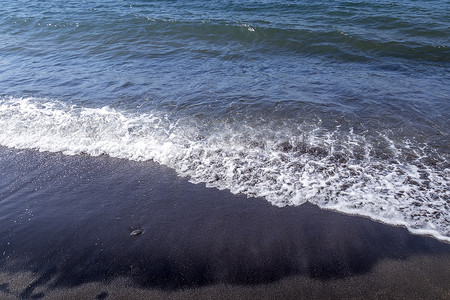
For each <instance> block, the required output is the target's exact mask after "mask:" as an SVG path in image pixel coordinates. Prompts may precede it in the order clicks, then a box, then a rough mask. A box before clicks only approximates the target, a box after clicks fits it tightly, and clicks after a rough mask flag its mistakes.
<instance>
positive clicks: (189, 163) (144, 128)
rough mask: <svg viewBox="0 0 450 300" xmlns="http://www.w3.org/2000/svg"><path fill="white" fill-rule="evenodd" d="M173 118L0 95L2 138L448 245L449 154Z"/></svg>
mask: <svg viewBox="0 0 450 300" xmlns="http://www.w3.org/2000/svg"><path fill="white" fill-rule="evenodd" d="M273 128H274V127H273V126H269V125H265V126H264V125H253V127H252V125H249V124H247V123H242V124H236V123H235V122H234V123H233V122H231V123H230V122H228V123H227V122H216V124H215V125H214V126H212V125H211V124H210V123H206V122H202V120H196V119H194V118H187V117H185V118H176V117H173V116H171V115H169V114H167V113H163V112H162V111H156V110H155V111H152V112H147V113H140V112H130V111H118V110H115V109H112V108H109V107H103V108H87V107H80V106H76V105H72V106H71V105H67V104H64V103H62V102H59V101H50V100H46V99H36V98H20V99H17V98H3V99H0V144H1V145H3V146H7V147H12V148H19V149H24V148H27V149H37V150H39V151H49V152H62V153H64V154H67V155H77V154H88V155H92V156H97V155H101V154H107V155H109V156H112V157H118V158H124V159H130V160H154V161H156V162H158V163H161V164H164V165H166V166H169V167H171V168H173V169H175V170H176V171H177V172H178V174H179V175H180V176H186V177H189V178H190V180H191V181H192V182H194V183H206V185H207V186H209V187H215V188H219V189H229V190H230V191H231V192H232V193H242V194H246V195H247V196H252V197H263V198H265V199H267V200H268V201H269V202H271V203H272V204H273V205H276V206H280V207H282V206H286V205H300V204H302V203H305V202H311V203H314V204H316V205H318V206H320V207H322V208H325V209H333V210H337V211H341V212H345V213H350V214H357V215H362V216H368V217H370V218H372V219H375V220H379V221H382V222H385V223H388V224H393V225H403V226H406V227H407V228H408V229H409V230H410V231H411V232H413V233H417V234H427V235H432V236H434V237H435V238H438V239H441V240H444V241H447V242H450V188H449V182H450V168H449V162H448V157H446V156H445V155H441V154H439V153H437V152H436V151H433V149H430V148H429V147H427V145H423V144H417V143H414V142H410V141H394V140H393V139H392V138H389V137H388V135H386V134H382V133H379V134H378V135H377V136H375V137H374V136H371V137H369V136H365V135H364V134H356V133H354V132H353V131H352V130H348V131H345V130H343V129H340V128H339V127H337V128H335V129H334V130H333V131H330V130H326V129H324V128H321V127H320V126H319V125H318V126H317V127H316V128H314V129H310V128H308V129H306V128H305V129H304V130H302V128H300V129H299V132H302V134H297V133H296V134H293V133H292V132H291V131H289V130H288V128H287V127H286V128H285V129H284V130H283V127H282V126H281V129H280V126H277V127H276V128H278V129H276V130H275V129H273Z"/></svg>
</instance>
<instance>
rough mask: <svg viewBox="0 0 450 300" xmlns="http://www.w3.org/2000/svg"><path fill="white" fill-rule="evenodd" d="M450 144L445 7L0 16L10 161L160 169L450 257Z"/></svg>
mask: <svg viewBox="0 0 450 300" xmlns="http://www.w3.org/2000/svg"><path fill="white" fill-rule="evenodd" d="M449 134H450V2H448V1H443V0H438V1H413V0H404V1H373V2H370V1H300V0H298V1H263V0H261V1H224V0H222V1H198V0H192V1H112V0H109V1H107V0H104V1H99V0H97V1H71V0H69V1H57V2H55V1H36V0H28V1H7V2H5V3H2V5H1V7H0V145H1V146H4V147H9V148H17V149H36V150H39V151H49V152H62V153H64V154H68V155H79V154H87V155H93V156H97V155H102V154H106V155H109V156H112V157H119V158H124V159H128V160H143V161H146V160H153V161H156V162H158V163H160V164H163V165H166V166H169V167H170V168H173V169H174V170H176V171H177V173H178V174H179V175H180V176H186V177H188V178H189V179H190V180H191V181H192V182H195V183H206V184H207V186H210V187H215V188H219V189H227V190H230V191H231V192H233V193H239V194H244V195H247V196H255V197H263V198H265V199H267V200H268V201H270V202H271V203H272V204H274V205H277V206H285V205H300V204H302V203H305V202H311V203H313V204H316V205H318V206H320V207H322V208H327V209H333V210H338V211H341V212H346V213H351V214H358V215H363V216H368V217H370V218H372V219H375V220H379V221H382V222H386V223H389V224H396V225H404V226H406V227H407V228H408V229H409V230H411V231H412V232H414V233H419V234H429V235H433V236H434V237H436V238H439V239H441V240H445V241H450V136H449ZM0 200H1V199H0Z"/></svg>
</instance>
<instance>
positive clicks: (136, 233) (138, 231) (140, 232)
mask: <svg viewBox="0 0 450 300" xmlns="http://www.w3.org/2000/svg"><path fill="white" fill-rule="evenodd" d="M142 232H144V231H143V230H142V229H135V230H133V231H132V232H131V233H130V235H140V234H142Z"/></svg>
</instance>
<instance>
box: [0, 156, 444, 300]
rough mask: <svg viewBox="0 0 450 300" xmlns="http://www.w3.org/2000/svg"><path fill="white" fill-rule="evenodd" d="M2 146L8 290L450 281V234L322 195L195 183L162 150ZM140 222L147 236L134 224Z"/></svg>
mask: <svg viewBox="0 0 450 300" xmlns="http://www.w3.org/2000/svg"><path fill="white" fill-rule="evenodd" d="M0 152H1V154H2V161H1V164H0V169H1V170H0V171H1V172H2V174H7V175H6V176H5V178H3V179H2V181H1V182H0V191H1V192H0V194H1V196H0V197H1V198H0V205H2V207H3V211H4V214H3V217H0V225H1V226H0V228H2V229H0V234H1V235H0V236H1V237H2V240H1V242H0V250H1V252H0V253H3V255H2V256H0V274H1V276H0V278H1V280H0V295H2V296H5V297H10V296H11V297H16V296H20V297H24V298H26V297H35V298H37V297H41V296H42V297H44V298H45V297H49V298H51V297H55V298H58V295H60V296H61V295H64V297H66V296H67V297H70V295H73V296H74V297H75V296H76V295H77V294H78V295H81V294H83V293H87V294H83V295H86V296H87V295H88V294H89V297H90V298H92V297H96V296H99V295H100V294H101V293H102V291H101V290H102V289H106V290H105V291H104V292H105V293H106V294H102V295H103V296H101V295H100V296H99V297H100V298H101V297H113V298H120V297H121V293H122V294H123V295H124V297H125V296H126V294H127V293H129V295H136V297H137V299H139V297H146V296H144V295H150V296H152V295H153V296H155V297H159V296H158V295H162V296H161V297H166V296H170V297H173V298H178V297H179V298H185V297H187V298H189V297H191V298H197V297H203V296H202V295H209V296H214V297H218V298H221V297H226V296H227V295H228V294H230V295H237V296H242V297H252V296H255V295H258V296H266V298H270V296H269V295H276V293H278V294H279V295H280V293H281V295H285V296H286V297H293V296H294V295H306V294H304V293H306V292H307V291H308V290H311V289H312V290H311V291H310V294H309V295H310V296H311V297H313V298H321V297H325V296H333V295H336V296H338V297H344V298H345V297H358V293H359V292H360V293H363V294H360V296H363V295H364V294H366V293H369V294H373V295H379V296H383V294H382V291H383V290H386V291H387V292H386V293H387V294H385V296H399V297H400V298H402V297H406V296H405V295H413V294H411V293H412V292H413V290H412V289H413V288H414V290H415V291H416V292H418V293H419V294H420V295H423V293H424V291H426V290H430V289H431V288H432V289H433V290H432V291H431V293H434V294H430V296H431V295H434V296H435V297H438V298H439V297H442V298H444V297H445V296H448V293H449V291H450V286H449V284H448V283H447V281H446V280H445V278H448V277H449V276H450V270H449V269H448V268H445V267H444V266H445V265H448V264H445V262H447V261H450V245H448V244H446V243H444V242H441V241H438V240H436V239H434V238H430V237H424V236H418V235H413V234H411V233H409V232H408V231H407V230H406V228H403V227H397V226H389V225H385V224H381V223H378V222H374V221H372V220H370V219H368V218H366V217H359V216H353V215H346V214H341V213H337V212H334V211H329V210H323V209H320V208H318V207H317V206H315V205H312V204H309V203H306V204H304V205H301V206H297V207H284V208H278V207H274V206H272V205H270V203H268V202H267V201H265V200H263V199H255V198H247V197H245V196H241V195H233V194H231V193H230V192H228V191H225V190H222V191H220V190H217V189H211V188H206V187H205V185H204V184H192V183H189V182H188V181H187V179H186V178H180V177H178V176H177V175H176V174H175V172H174V171H173V170H170V169H168V168H166V167H164V166H161V165H158V164H156V163H153V162H130V161H126V160H120V159H113V158H110V157H107V156H100V157H89V156H65V155H62V154H50V153H39V152H35V151H31V150H21V151H19V150H11V149H6V148H1V149H0ZM136 229H138V230H142V234H139V235H135V236H133V235H130V233H131V232H132V231H133V230H136ZM439 262H441V263H439ZM434 269H436V270H437V271H436V274H434V273H433V272H434V271H433V270H434ZM389 270H390V271H389ZM383 274H385V275H383ZM433 274H434V275H433ZM15 277H17V278H18V279H17V278H16V279H14V278H15ZM421 277H424V279H426V282H425V281H424V282H417V278H421ZM8 278H9V279H8ZM10 279H11V280H12V281H11V280H10ZM8 280H10V281H8ZM14 280H16V281H14ZM409 280H413V282H414V284H413V283H412V282H410V283H408V282H409ZM14 282H15V283H14ZM18 282H20V283H18ZM374 282H378V283H377V284H376V285H374V284H373V283H374ZM383 282H384V283H385V284H383ZM407 283H408V284H407ZM353 285H354V286H355V290H354V291H351V288H350V287H351V286H353ZM333 286H334V287H333ZM94 291H95V293H97V291H98V293H97V294H93V293H94ZM283 291H285V292H284V293H283ZM314 291H315V292H314ZM333 291H334V292H333ZM358 291H359V292H358ZM80 293H81V294H80ZM130 293H131V294H130ZM271 293H272V294H271ZM333 293H335V294H333ZM352 293H353V294H352ZM355 293H356V294H355ZM380 293H381V294H380ZM139 295H140V296H139ZM352 295H353V296H352ZM355 295H356V296H355ZM130 297H132V296H130ZM205 297H208V296H205ZM100 298H99V299H100ZM103 299H106V298H103Z"/></svg>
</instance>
